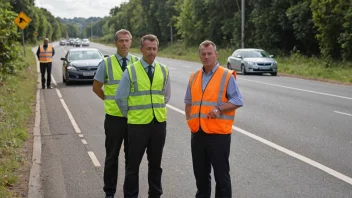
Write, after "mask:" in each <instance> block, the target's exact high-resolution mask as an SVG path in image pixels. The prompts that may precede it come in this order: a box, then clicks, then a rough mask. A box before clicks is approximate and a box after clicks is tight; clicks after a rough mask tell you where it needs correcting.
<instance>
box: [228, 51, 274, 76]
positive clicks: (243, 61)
mask: <svg viewBox="0 0 352 198" xmlns="http://www.w3.org/2000/svg"><path fill="white" fill-rule="evenodd" d="M273 57H274V56H273V55H269V54H268V53H267V52H266V51H264V50H262V49H250V48H247V49H246V48H245V49H238V50H236V51H234V52H233V53H232V55H231V56H230V57H228V59H227V68H229V69H233V70H235V71H240V72H241V73H242V74H243V75H246V74H248V73H260V74H263V73H270V74H271V75H272V76H276V75H277V68H278V66H277V62H276V61H275V59H274V58H273Z"/></svg>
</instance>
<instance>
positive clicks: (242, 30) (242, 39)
mask: <svg viewBox="0 0 352 198" xmlns="http://www.w3.org/2000/svg"><path fill="white" fill-rule="evenodd" d="M241 4H242V6H241V7H242V8H241V11H242V17H241V19H242V24H241V43H242V48H244V21H245V18H244V16H245V3H244V0H242V3H241Z"/></svg>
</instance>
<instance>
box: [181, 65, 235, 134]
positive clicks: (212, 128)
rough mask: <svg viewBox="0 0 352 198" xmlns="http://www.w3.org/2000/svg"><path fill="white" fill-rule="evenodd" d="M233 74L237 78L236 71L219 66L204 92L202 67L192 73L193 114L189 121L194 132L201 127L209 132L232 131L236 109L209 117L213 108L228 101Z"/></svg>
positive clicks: (224, 132) (227, 132) (190, 82)
mask: <svg viewBox="0 0 352 198" xmlns="http://www.w3.org/2000/svg"><path fill="white" fill-rule="evenodd" d="M231 75H234V77H235V79H236V72H234V71H230V70H228V69H226V68H224V67H222V66H219V67H218V69H216V71H215V73H214V74H213V77H212V78H211V79H210V81H209V82H208V85H207V86H206V87H205V89H204V92H203V90H202V77H203V72H202V69H200V70H198V71H197V72H195V73H193V74H192V75H191V77H190V81H189V84H190V88H191V96H192V106H191V115H190V118H189V120H187V123H188V126H189V128H190V129H191V131H192V132H193V133H196V132H198V131H199V130H200V129H202V130H203V131H204V132H205V133H208V134H231V133H232V125H233V122H234V118H235V113H236V112H235V110H233V111H227V112H222V113H221V114H220V115H219V116H218V117H217V118H208V117H207V115H208V114H209V112H210V111H211V110H212V109H213V108H215V107H219V106H221V105H223V104H225V103H227V102H228V98H227V97H226V90H227V85H228V83H229V80H230V77H231Z"/></svg>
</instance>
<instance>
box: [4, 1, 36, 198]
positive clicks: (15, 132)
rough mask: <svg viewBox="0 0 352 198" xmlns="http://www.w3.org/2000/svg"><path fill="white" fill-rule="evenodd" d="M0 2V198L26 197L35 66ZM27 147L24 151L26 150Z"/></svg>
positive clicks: (12, 14) (9, 12) (8, 8)
mask: <svg viewBox="0 0 352 198" xmlns="http://www.w3.org/2000/svg"><path fill="white" fill-rule="evenodd" d="M12 8H13V7H12V6H11V5H10V4H9V3H8V2H4V1H3V0H0V19H1V20H0V197H23V196H24V195H26V194H27V185H28V176H29V175H28V174H29V171H28V170H29V167H30V165H29V164H30V158H29V159H28V153H31V152H32V151H31V146H30V144H28V142H27V141H28V140H29V138H30V133H29V131H31V128H30V124H29V123H30V122H31V118H32V117H33V116H32V115H33V113H34V109H33V104H34V101H35V91H36V79H37V72H36V62H35V57H34V54H33V52H32V51H31V48H30V47H27V48H26V56H25V57H24V56H23V48H22V47H21V44H20V42H19V41H20V38H21V37H20V33H19V31H18V28H17V27H16V26H15V24H14V23H13V19H14V18H15V17H16V16H17V13H16V12H13V11H12ZM26 146H27V147H26Z"/></svg>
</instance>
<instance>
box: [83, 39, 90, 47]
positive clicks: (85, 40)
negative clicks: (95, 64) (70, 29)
mask: <svg viewBox="0 0 352 198" xmlns="http://www.w3.org/2000/svg"><path fill="white" fill-rule="evenodd" d="M82 46H89V40H88V39H86V38H85V39H82Z"/></svg>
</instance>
